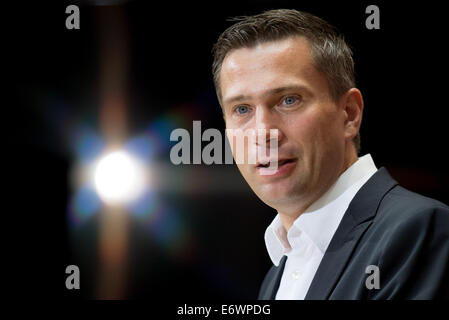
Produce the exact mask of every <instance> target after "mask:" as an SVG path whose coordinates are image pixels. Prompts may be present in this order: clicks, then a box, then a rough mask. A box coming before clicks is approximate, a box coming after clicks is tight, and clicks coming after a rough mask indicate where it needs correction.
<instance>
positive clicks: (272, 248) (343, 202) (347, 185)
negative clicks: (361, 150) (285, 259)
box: [265, 154, 377, 266]
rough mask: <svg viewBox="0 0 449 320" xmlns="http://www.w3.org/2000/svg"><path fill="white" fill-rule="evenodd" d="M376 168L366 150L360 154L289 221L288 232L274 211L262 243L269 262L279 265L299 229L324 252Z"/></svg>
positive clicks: (291, 246)
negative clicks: (352, 202) (350, 206)
mask: <svg viewBox="0 0 449 320" xmlns="http://www.w3.org/2000/svg"><path fill="white" fill-rule="evenodd" d="M376 171H377V168H376V166H375V164H374V162H373V159H372V158H371V155H370V154H367V155H365V156H363V157H360V158H359V159H358V160H357V161H356V162H355V163H353V164H352V165H351V166H350V167H349V168H348V169H346V170H345V171H344V172H343V173H342V174H341V175H340V177H339V178H338V179H337V181H336V182H335V183H334V184H333V185H332V186H331V187H330V188H329V189H328V190H327V191H326V192H325V193H324V194H323V195H322V196H321V197H320V198H319V199H318V200H317V201H315V202H314V203H312V205H310V206H309V207H308V208H307V209H306V210H305V211H304V212H303V213H302V214H301V215H300V216H299V217H298V218H297V219H296V220H295V221H294V222H293V225H292V227H291V228H290V230H289V231H288V233H287V231H286V230H285V228H284V226H283V225H282V222H281V219H280V217H279V214H277V215H276V217H275V218H274V219H273V221H272V222H271V224H270V225H269V226H268V228H267V229H266V231H265V245H266V247H267V251H268V255H269V256H270V258H271V260H272V261H273V264H274V265H276V266H277V265H279V262H280V260H281V258H282V256H283V255H284V254H288V253H289V252H290V251H291V250H292V249H294V248H295V246H297V245H298V244H297V243H296V242H297V240H298V237H297V235H298V234H300V233H301V232H303V233H304V234H306V235H307V236H308V238H309V239H310V240H311V241H312V242H313V243H314V244H315V245H316V246H317V247H318V248H319V250H320V251H321V252H322V253H323V254H324V253H325V252H326V249H327V247H328V245H329V243H330V241H331V239H332V237H333V235H334V233H335V231H336V230H337V227H338V225H339V224H340V221H341V219H342V218H343V215H344V213H345V212H346V209H347V208H348V206H349V203H350V202H351V201H352V199H353V198H354V196H355V195H356V193H357V192H358V190H359V189H360V188H361V187H362V186H363V184H365V182H366V181H368V179H369V178H370V177H371V176H372V175H373V174H374V173H375V172H376ZM295 240H296V241H295Z"/></svg>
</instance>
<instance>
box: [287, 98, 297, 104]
mask: <svg viewBox="0 0 449 320" xmlns="http://www.w3.org/2000/svg"><path fill="white" fill-rule="evenodd" d="M296 100H297V99H296V97H294V96H288V97H285V98H284V102H285V104H286V105H292V104H294V103H295V102H296Z"/></svg>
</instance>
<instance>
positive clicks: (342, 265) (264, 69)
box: [213, 10, 449, 299]
mask: <svg viewBox="0 0 449 320" xmlns="http://www.w3.org/2000/svg"><path fill="white" fill-rule="evenodd" d="M213 52H214V63H213V74H214V82H215V86H216V90H217V96H218V99H219V101H220V104H221V106H222V110H223V116H224V119H225V122H226V128H227V129H241V130H248V129H253V130H259V129H264V130H265V132H269V130H270V129H275V130H277V131H276V132H277V135H276V136H275V139H273V137H272V136H269V135H268V134H267V135H264V136H262V137H260V135H259V134H258V136H257V139H255V141H248V140H246V141H245V144H244V148H243V151H242V150H240V149H238V148H235V147H233V155H234V158H237V157H238V156H241V154H239V153H241V152H244V153H245V154H246V155H249V154H252V153H254V152H255V151H254V150H255V149H257V148H258V147H259V146H260V145H262V142H264V143H265V144H266V146H268V150H269V152H268V153H269V154H268V158H265V159H264V160H260V159H259V161H257V162H256V163H255V164H254V163H249V162H248V161H246V162H244V163H240V164H239V163H238V168H239V170H240V172H241V173H242V175H243V177H244V178H245V179H246V181H247V182H248V184H249V185H250V187H251V188H252V190H253V191H254V192H255V193H256V194H257V195H258V197H259V198H260V199H261V200H262V201H264V202H265V203H266V204H267V205H269V206H271V207H272V208H274V209H275V210H277V215H276V217H275V218H274V220H273V222H272V223H271V224H270V225H269V226H268V228H267V230H266V233H265V242H266V247H267V250H268V254H269V256H270V258H271V260H272V261H273V264H274V265H273V267H272V268H271V269H270V270H269V272H268V274H267V275H266V277H265V280H264V282H263V284H262V287H261V290H260V293H259V299H433V298H443V297H444V298H448V297H449V276H448V275H449V208H448V207H447V206H446V205H444V204H442V203H441V202H438V201H436V200H433V199H429V198H426V197H424V196H421V195H418V194H416V193H413V192H410V191H408V190H406V189H404V188H402V187H401V186H399V185H398V183H397V182H396V181H395V180H394V179H392V177H391V176H390V175H389V174H388V172H387V170H386V169H385V168H380V169H377V168H376V166H375V164H374V162H373V160H372V158H371V156H370V155H369V154H367V155H365V156H363V157H360V158H358V153H359V148H360V137H359V129H360V125H361V120H362V112H363V99H362V94H361V92H360V91H359V90H358V89H357V88H355V83H354V63H353V59H352V52H351V50H350V49H349V47H348V46H347V44H346V43H345V41H344V40H343V37H342V36H341V35H340V34H338V33H337V31H336V30H335V29H334V28H333V27H332V26H330V25H329V24H328V23H327V22H325V21H323V20H322V19H320V18H317V17H315V16H313V15H311V14H308V13H304V12H298V11H295V10H272V11H267V12H265V13H262V14H259V15H256V16H252V17H243V18H240V19H239V20H238V22H237V23H235V24H234V25H232V26H231V27H229V28H228V29H227V30H226V31H225V32H224V33H223V34H222V35H221V36H220V37H219V39H218V41H217V43H216V44H215V46H214V50H213ZM227 131H228V130H227ZM229 132H235V131H232V130H229ZM228 138H229V140H230V141H232V142H234V137H233V136H232V135H230V134H228ZM274 142H276V144H277V148H278V149H277V152H278V156H277V157H276V156H275V152H274V150H272V148H271V147H270V146H271V145H273V144H274ZM231 144H233V143H231ZM245 159H247V158H245ZM273 162H276V163H277V169H274V170H273V171H272V172H271V173H270V174H266V170H265V167H266V166H267V164H268V163H269V164H271V163H273ZM264 170H265V171H264ZM263 173H265V174H263Z"/></svg>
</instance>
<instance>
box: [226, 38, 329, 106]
mask: <svg viewBox="0 0 449 320" xmlns="http://www.w3.org/2000/svg"><path fill="white" fill-rule="evenodd" d="M312 62H313V61H312V58H311V54H310V44H309V42H308V40H307V39H306V38H304V37H291V38H287V39H283V40H279V41H270V42H265V43H261V44H258V45H256V46H255V47H252V48H239V49H236V50H233V51H231V52H230V53H229V54H228V55H227V56H226V57H225V59H224V60H223V64H222V68H221V73H220V84H221V92H222V97H223V100H225V99H226V97H229V96H234V95H238V94H251V93H252V92H254V93H256V92H257V91H258V90H262V91H263V90H268V89H270V88H272V87H273V86H282V85H291V84H292V82H294V83H298V82H300V83H298V84H302V85H304V84H307V83H309V85H312V84H313V83H314V82H316V81H317V80H319V81H322V80H323V79H318V78H320V77H321V78H322V76H321V75H320V74H319V73H318V72H317V71H316V69H315V67H314V66H313V63H312Z"/></svg>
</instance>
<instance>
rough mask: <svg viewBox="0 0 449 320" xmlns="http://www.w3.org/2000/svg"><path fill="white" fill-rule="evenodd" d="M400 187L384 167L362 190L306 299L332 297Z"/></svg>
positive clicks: (355, 199)
mask: <svg viewBox="0 0 449 320" xmlns="http://www.w3.org/2000/svg"><path fill="white" fill-rule="evenodd" d="M397 184H398V183H397V181H395V180H394V179H393V178H392V177H391V176H390V174H389V173H388V171H387V170H386V169H385V168H384V167H382V168H380V169H379V170H378V171H377V172H376V173H375V174H374V175H373V176H372V177H371V178H370V179H369V180H368V181H367V182H366V183H365V184H364V185H363V186H362V188H360V190H359V192H358V193H357V194H356V196H355V197H354V199H353V200H352V201H351V203H350V204H349V207H348V209H347V210H346V212H345V215H344V216H343V219H342V221H341V223H340V225H339V226H338V228H337V231H336V232H335V234H334V236H333V238H332V240H331V242H330V244H329V247H328V248H327V250H326V253H325V254H324V257H323V259H322V261H321V263H320V266H319V267H318V270H317V272H316V274H315V277H314V279H313V280H312V283H311V285H310V288H309V291H308V292H307V295H306V297H305V299H308V300H310V299H312V300H313V299H327V298H328V297H329V296H330V294H331V292H332V290H333V289H334V287H335V285H336V283H337V281H338V279H339V278H340V276H341V274H342V272H343V270H344V268H345V266H346V265H347V262H348V260H349V257H350V256H351V253H352V252H353V251H354V249H355V247H356V245H357V244H358V242H359V240H360V238H361V236H362V235H363V234H364V233H365V231H366V230H367V228H368V227H369V225H370V224H371V223H372V220H373V218H374V216H375V215H376V213H377V209H378V207H379V204H380V202H381V200H382V198H383V197H384V196H385V194H386V193H387V192H388V191H389V190H390V189H392V188H393V187H394V186H396V185H397Z"/></svg>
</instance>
